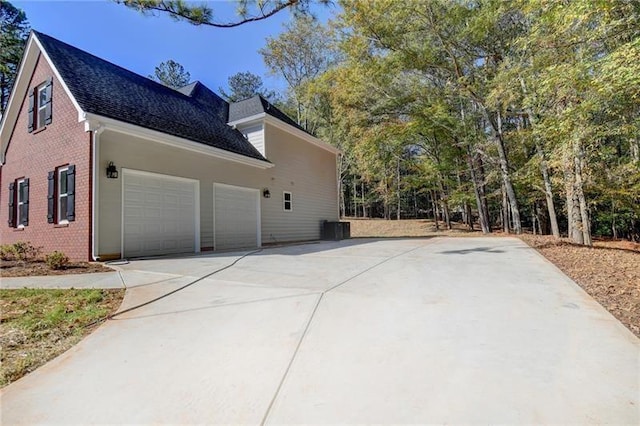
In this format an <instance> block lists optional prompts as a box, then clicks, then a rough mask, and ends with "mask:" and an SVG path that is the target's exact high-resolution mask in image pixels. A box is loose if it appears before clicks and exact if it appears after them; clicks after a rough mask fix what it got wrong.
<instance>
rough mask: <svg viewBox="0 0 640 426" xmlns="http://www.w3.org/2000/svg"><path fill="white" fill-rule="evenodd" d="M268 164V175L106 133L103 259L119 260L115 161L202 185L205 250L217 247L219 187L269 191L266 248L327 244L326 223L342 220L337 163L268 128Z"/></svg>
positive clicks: (263, 204) (264, 210) (264, 203)
mask: <svg viewBox="0 0 640 426" xmlns="http://www.w3.org/2000/svg"><path fill="white" fill-rule="evenodd" d="M264 135H265V139H266V141H267V152H268V157H267V158H268V159H269V160H270V161H271V162H272V163H274V165H275V167H273V168H270V169H266V170H261V169H258V168H255V167H250V166H245V165H242V164H238V163H232V162H229V161H225V160H220V159H216V158H213V157H209V156H205V155H202V154H198V153H193V152H189V151H184V150H180V149H178V148H173V147H170V146H167V145H164V144H159V143H155V142H151V141H148V140H145V139H141V138H138V137H134V136H130V135H126V134H122V133H116V132H114V131H111V130H105V131H104V132H103V133H102V134H101V136H100V148H99V149H100V155H99V158H100V165H99V170H101V172H100V182H99V195H98V209H99V224H98V237H99V238H98V243H99V247H98V254H99V255H111V254H119V253H120V246H121V242H120V235H121V216H122V204H121V203H122V194H121V187H122V182H121V180H120V179H107V178H106V174H105V173H104V170H106V167H107V164H108V163H109V161H113V162H114V164H115V165H116V166H117V167H118V169H119V170H120V169H121V168H122V167H125V168H129V169H135V170H143V171H149V172H155V173H162V174H168V175H173V176H180V177H185V178H190V179H197V180H198V181H200V221H201V225H200V241H201V247H203V248H205V249H206V248H210V247H213V245H214V241H213V184H214V182H215V183H223V184H228V185H238V186H244V187H248V188H255V189H258V190H259V191H260V193H261V194H262V190H263V189H264V188H268V189H269V191H270V193H271V198H264V197H260V208H261V224H262V226H261V228H262V243H263V244H268V243H274V242H282V241H304V240H314V239H318V238H320V226H321V222H322V221H323V220H338V194H337V182H336V156H335V155H334V154H332V153H330V152H328V151H326V150H323V149H321V148H318V147H316V146H314V145H312V144H310V143H308V142H305V141H303V140H301V139H299V138H297V137H295V136H292V135H290V134H289V133H287V132H285V131H282V130H280V129H277V128H274V127H272V126H271V125H268V124H267V125H266V128H265V129H264ZM283 191H291V192H292V193H293V211H291V212H285V211H284V210H283V195H282V193H283Z"/></svg>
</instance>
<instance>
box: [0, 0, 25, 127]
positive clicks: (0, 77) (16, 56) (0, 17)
mask: <svg viewBox="0 0 640 426" xmlns="http://www.w3.org/2000/svg"><path fill="white" fill-rule="evenodd" d="M28 36H29V23H28V21H27V16H26V15H25V13H24V12H23V11H22V10H20V9H18V8H16V7H15V6H13V5H12V4H11V3H9V2H8V1H5V0H0V116H2V114H4V110H5V108H6V106H7V102H8V101H9V94H10V93H11V88H12V86H13V82H14V80H15V78H16V73H17V72H18V66H19V65H20V59H21V58H22V52H23V51H24V47H25V43H26V41H27V38H28Z"/></svg>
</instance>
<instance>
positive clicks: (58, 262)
mask: <svg viewBox="0 0 640 426" xmlns="http://www.w3.org/2000/svg"><path fill="white" fill-rule="evenodd" d="M45 261H46V262H47V266H48V267H49V268H50V269H64V268H65V267H66V266H67V264H68V263H69V258H68V257H67V255H66V254H64V253H62V252H61V251H57V250H56V251H54V252H53V253H49V254H48V255H47V256H46V257H45Z"/></svg>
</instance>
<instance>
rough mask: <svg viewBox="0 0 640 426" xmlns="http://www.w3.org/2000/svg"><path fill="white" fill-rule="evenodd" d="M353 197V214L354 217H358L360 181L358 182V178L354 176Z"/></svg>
mask: <svg viewBox="0 0 640 426" xmlns="http://www.w3.org/2000/svg"><path fill="white" fill-rule="evenodd" d="M351 198H352V201H353V211H352V213H353V216H354V217H358V205H357V201H358V183H357V182H356V179H355V177H354V179H353V194H351Z"/></svg>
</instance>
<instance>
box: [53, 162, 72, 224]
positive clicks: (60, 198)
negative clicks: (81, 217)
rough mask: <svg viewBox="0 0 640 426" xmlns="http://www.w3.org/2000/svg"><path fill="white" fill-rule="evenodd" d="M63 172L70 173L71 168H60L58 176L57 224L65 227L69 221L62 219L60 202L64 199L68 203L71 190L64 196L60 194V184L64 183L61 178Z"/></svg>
mask: <svg viewBox="0 0 640 426" xmlns="http://www.w3.org/2000/svg"><path fill="white" fill-rule="evenodd" d="M62 172H67V173H68V172H69V166H64V167H60V168H59V169H58V171H57V174H56V219H57V223H59V224H62V225H64V224H67V223H69V220H68V219H67V218H66V216H65V217H60V212H61V211H62V209H61V208H60V202H61V201H62V198H63V197H64V199H65V202H66V201H67V197H68V196H69V188H67V192H65V193H64V194H62V193H61V192H60V183H61V182H62V179H61V178H60V177H61V176H62Z"/></svg>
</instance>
